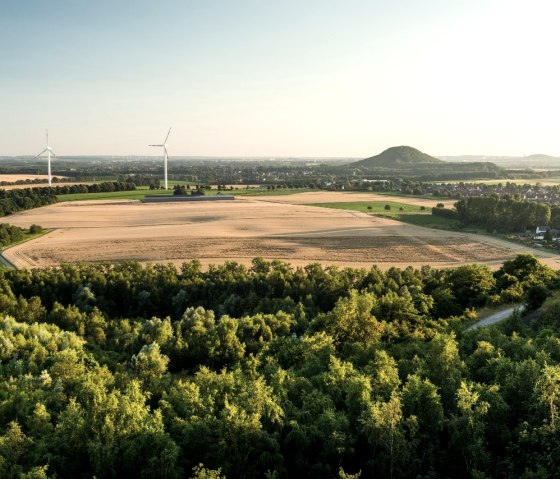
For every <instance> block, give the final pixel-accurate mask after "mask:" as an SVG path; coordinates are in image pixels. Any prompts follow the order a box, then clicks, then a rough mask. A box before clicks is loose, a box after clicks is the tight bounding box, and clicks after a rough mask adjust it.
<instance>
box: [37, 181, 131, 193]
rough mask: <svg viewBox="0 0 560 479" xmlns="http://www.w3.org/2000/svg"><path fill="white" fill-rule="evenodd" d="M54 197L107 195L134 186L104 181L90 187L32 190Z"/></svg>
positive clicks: (126, 183) (78, 186)
mask: <svg viewBox="0 0 560 479" xmlns="http://www.w3.org/2000/svg"><path fill="white" fill-rule="evenodd" d="M33 189H34V190H40V191H42V192H45V193H51V194H54V195H72V194H76V193H109V192H113V191H134V190H135V189H136V185H135V184H134V183H132V182H130V181H104V182H102V183H92V184H91V185H62V186H52V187H45V188H33Z"/></svg>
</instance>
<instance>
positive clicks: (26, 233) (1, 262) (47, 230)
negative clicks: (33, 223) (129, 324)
mask: <svg viewBox="0 0 560 479" xmlns="http://www.w3.org/2000/svg"><path fill="white" fill-rule="evenodd" d="M51 231H52V229H50V228H45V229H43V230H41V232H40V233H33V234H31V233H30V232H29V230H25V231H24V232H23V238H22V239H21V240H19V241H14V242H13V243H9V244H7V245H3V246H2V248H0V266H4V267H6V268H8V269H16V268H15V266H14V265H13V264H12V263H10V262H9V261H8V260H7V259H6V258H4V256H3V255H2V254H1V253H2V252H3V251H5V250H7V249H8V248H11V247H12V246H16V245H18V244H21V243H25V242H26V241H31V240H32V239H35V238H39V236H43V235H46V234H47V233H50V232H51Z"/></svg>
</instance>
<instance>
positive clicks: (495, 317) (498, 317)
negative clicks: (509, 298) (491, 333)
mask: <svg viewBox="0 0 560 479" xmlns="http://www.w3.org/2000/svg"><path fill="white" fill-rule="evenodd" d="M520 308H521V305H520V304H516V305H515V306H511V307H510V308H507V309H504V310H502V311H498V312H497V313H494V314H491V315H490V316H488V317H487V318H484V319H481V320H480V321H477V322H476V323H474V324H473V325H471V326H469V327H468V328H467V329H466V331H472V330H473V329H478V328H485V327H487V326H491V325H492V324H496V323H499V322H500V321H503V320H505V319H508V318H509V317H510V316H511V315H512V314H513V313H514V311H515V310H516V309H520Z"/></svg>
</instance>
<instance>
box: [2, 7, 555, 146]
mask: <svg viewBox="0 0 560 479" xmlns="http://www.w3.org/2000/svg"><path fill="white" fill-rule="evenodd" d="M559 18H560V2H558V0H531V1H529V0H468V1H467V0H399V1H394V0H157V1H156V0H110V1H109V0H95V1H93V0H0V155H25V154H34V153H38V152H39V151H40V150H41V149H42V148H43V147H44V130H45V128H48V129H49V132H50V136H51V143H52V145H51V146H52V147H53V148H54V150H55V151H56V152H57V153H58V154H59V155H94V154H114V155H148V154H156V153H157V152H155V151H152V149H150V148H148V147H147V146H146V145H147V144H148V143H154V142H155V143H159V142H161V141H163V139H164V138H165V134H166V132H167V129H168V128H169V126H172V127H173V131H172V133H171V136H170V139H169V145H170V147H169V152H170V155H171V156H174V155H181V156H183V155H188V156H190V155H208V156H220V155H227V156H261V155H262V156H344V157H366V156H371V155H373V154H377V153H379V152H380V151H382V150H383V149H385V148H388V147H390V146H394V145H410V146H414V147H416V148H419V149H421V150H422V151H425V152H427V153H430V154H433V155H455V154H488V155H523V154H527V155H528V154H533V153H546V154H552V155H560V119H559V118H560V59H559V58H560V57H559V48H560V28H558V19H559Z"/></svg>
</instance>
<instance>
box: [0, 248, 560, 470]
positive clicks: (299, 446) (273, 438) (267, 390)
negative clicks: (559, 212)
mask: <svg viewBox="0 0 560 479" xmlns="http://www.w3.org/2000/svg"><path fill="white" fill-rule="evenodd" d="M557 288H558V274H557V273H556V272H554V271H552V270H550V269H549V268H546V267H544V266H542V265H540V264H539V263H538V261H537V260H536V259H535V258H534V257H532V256H530V255H521V256H519V257H517V258H516V259H514V260H511V261H508V262H506V263H504V265H503V266H502V267H501V268H500V269H499V270H498V271H496V272H495V273H492V272H491V271H490V270H488V268H486V267H483V266H476V265H471V266H463V267H460V268H456V269H449V270H443V271H442V270H434V269H432V268H429V267H425V268H422V269H413V268H406V269H404V270H400V269H396V268H391V269H390V270H388V271H387V272H382V271H380V270H379V269H378V268H376V267H372V268H371V269H369V270H366V269H360V270H356V269H350V268H344V269H338V268H335V267H328V268H323V267H321V266H319V265H316V264H314V265H309V266H307V267H305V268H295V269H294V268H292V267H290V266H289V265H288V264H286V263H283V262H279V261H273V262H267V261H264V260H261V259H258V260H255V261H254V262H253V266H252V267H251V268H246V267H244V266H241V265H238V264H235V263H226V264H224V265H223V266H214V267H210V268H209V270H208V271H202V270H201V268H200V264H199V263H198V262H196V261H193V262H190V263H186V264H184V265H183V266H182V267H181V268H180V269H179V270H177V269H176V268H175V267H173V266H162V265H157V266H146V267H141V266H140V265H139V264H138V263H134V262H129V263H123V264H115V265H111V264H100V265H66V266H62V267H60V268H50V269H44V270H34V271H1V272H0V291H1V293H0V308H1V313H0V477H3V478H4V477H5V478H12V477H17V478H22V477H25V478H31V477H34V478H35V477H43V478H44V477H57V478H76V477H92V476H96V477H99V478H117V477H162V478H179V477H197V478H200V479H202V478H209V477H212V478H217V477H228V478H230V479H233V478H261V477H268V478H288V477H309V478H334V477H341V478H348V477H361V478H363V479H365V478H373V477H376V478H379V477H381V478H383V477H387V478H418V477H422V478H427V477H429V478H446V477H455V478H467V477H477V478H487V477H488V478H489V477H493V478H494V477H495V478H506V477H520V478H525V479H529V478H535V477H539V478H552V477H555V475H556V473H557V471H558V469H559V468H560V459H559V458H560V443H559V442H558V434H560V423H559V420H558V417H559V414H560V386H559V384H560V383H559V379H558V378H560V365H559V364H560V335H559V324H558V320H557V316H556V315H555V314H556V312H560V305H558V304H556V303H551V305H549V306H547V311H549V317H548V319H546V318H545V319H546V324H544V326H546V329H542V330H541V329H538V328H537V329H535V330H531V329H530V328H527V327H526V326H524V324H523V323H522V322H519V321H510V322H508V323H507V324H506V325H505V326H503V327H502V329H501V330H500V329H497V328H490V329H482V330H477V331H474V332H465V329H464V324H465V322H468V321H470V320H471V319H472V318H473V314H472V313H471V311H470V310H469V309H468V308H471V307H473V306H482V305H485V304H497V303H500V302H507V301H511V300H513V301H527V302H529V303H530V304H531V305H532V306H533V307H537V306H538V305H539V304H540V303H542V301H544V299H545V298H546V296H547V295H549V294H551V293H552V292H553V291H554V290H556V289H557ZM555 304H556V305H555ZM554 308H556V309H554ZM200 463H203V464H204V466H199V464H200Z"/></svg>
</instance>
